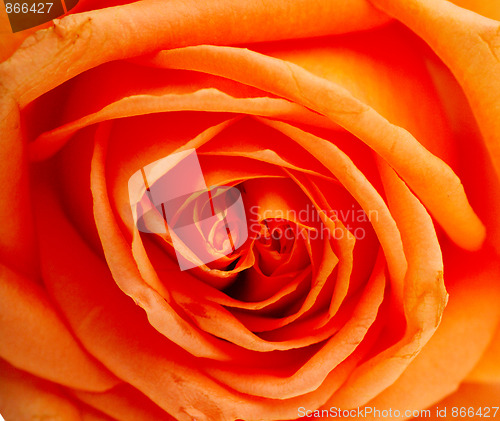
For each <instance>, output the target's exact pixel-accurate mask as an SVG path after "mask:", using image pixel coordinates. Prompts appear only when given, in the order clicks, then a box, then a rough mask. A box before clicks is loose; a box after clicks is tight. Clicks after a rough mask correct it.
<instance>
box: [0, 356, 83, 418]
mask: <svg viewBox="0 0 500 421" xmlns="http://www.w3.org/2000/svg"><path fill="white" fill-rule="evenodd" d="M0 414H1V415H2V416H3V417H5V418H6V419H7V420H34V419H43V418H45V419H50V418H53V419H58V418H59V419H64V420H68V421H80V420H81V418H80V411H79V410H78V407H77V406H76V405H75V404H74V403H73V402H71V400H70V399H68V398H67V397H66V396H65V395H64V394H63V393H62V391H61V389H60V388H58V387H56V386H55V385H52V384H50V383H49V382H46V381H43V380H40V379H38V378H36V377H33V376H31V375H30V374H28V373H24V372H22V371H20V370H16V369H15V368H14V367H12V366H10V365H9V364H7V363H6V362H5V361H1V360H0Z"/></svg>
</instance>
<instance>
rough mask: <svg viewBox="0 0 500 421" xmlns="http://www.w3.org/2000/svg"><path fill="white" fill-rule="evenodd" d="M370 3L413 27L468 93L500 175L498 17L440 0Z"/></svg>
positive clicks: (384, 0)
mask: <svg viewBox="0 0 500 421" xmlns="http://www.w3.org/2000/svg"><path fill="white" fill-rule="evenodd" d="M372 3H373V4H374V5H376V6H377V7H379V8H380V9H383V10H384V11H385V12H386V13H389V14H391V15H393V16H394V17H396V18H397V19H399V20H400V21H401V22H402V23H404V24H405V25H407V26H408V27H409V28H410V29H412V30H413V31H414V32H415V33H417V34H418V35H419V36H420V37H421V38H422V39H423V40H424V41H426V42H427V43H428V44H429V45H430V46H431V47H432V49H433V50H434V51H435V52H436V54H437V55H438V56H439V57H440V58H441V59H442V60H443V62H444V63H445V64H446V65H447V66H448V67H449V68H450V70H451V71H452V72H453V74H454V75H455V77H456V78H457V80H458V81H459V83H460V84H461V86H462V88H463V89H464V92H465V94H466V95H467V98H468V99H469V102H470V104H471V108H472V111H473V113H474V115H475V117H476V119H477V121H478V124H479V127H480V129H481V132H482V134H483V137H484V141H485V144H486V147H487V148H488V150H489V153H490V157H491V160H492V162H493V165H494V167H495V169H496V172H497V175H498V176H500V143H499V142H498V138H499V137H500V120H499V119H498V113H499V112H500V82H499V80H500V59H499V57H500V56H499V53H500V24H499V22H498V21H494V20H491V19H488V18H486V17H483V16H480V15H478V14H476V13H473V12H471V11H468V10H465V9H462V8H460V7H458V6H455V5H453V4H452V3H450V2H448V1H443V0H410V1H406V0H405V1H387V0H372ZM471 52H473V53H471Z"/></svg>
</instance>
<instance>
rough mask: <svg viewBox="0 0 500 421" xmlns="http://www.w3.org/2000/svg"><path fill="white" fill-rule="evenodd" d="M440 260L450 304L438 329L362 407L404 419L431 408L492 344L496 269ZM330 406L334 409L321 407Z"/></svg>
mask: <svg viewBox="0 0 500 421" xmlns="http://www.w3.org/2000/svg"><path fill="white" fill-rule="evenodd" d="M444 257H445V267H447V268H449V269H448V271H447V272H446V277H447V280H448V281H447V285H448V289H449V292H450V300H449V304H448V306H447V307H446V310H445V311H444V313H443V319H442V322H441V324H440V326H439V329H438V330H437V331H436V332H435V333H434V335H433V336H432V338H431V339H430V340H429V342H428V343H427V345H426V346H425V347H424V348H423V349H422V351H421V352H420V353H419V355H417V356H416V357H415V359H414V360H413V362H412V363H411V364H410V365H409V366H408V367H407V368H406V370H405V371H404V372H403V373H402V375H401V376H400V377H399V378H398V379H397V380H396V381H395V382H394V383H393V384H392V385H391V386H389V387H388V388H387V389H386V390H384V391H383V392H382V393H380V394H379V395H378V396H376V397H375V398H374V399H373V400H371V401H370V402H368V403H367V406H371V407H373V406H375V407H377V408H378V409H380V410H382V409H388V408H392V410H393V411H394V410H396V409H399V410H401V412H402V413H403V412H404V410H406V409H423V408H426V407H428V406H430V405H433V404H435V403H436V402H437V401H439V400H440V399H442V398H443V397H445V396H447V395H449V394H450V393H453V392H454V391H455V390H456V389H457V387H458V386H459V384H460V383H461V382H462V380H463V379H464V378H465V377H466V376H467V373H469V372H470V370H471V369H472V368H473V367H474V365H475V364H476V363H477V361H478V360H479V359H480V358H481V355H482V354H483V352H484V350H485V348H486V347H487V345H488V342H489V341H490V340H491V337H492V335H493V334H494V331H495V328H496V327H497V325H498V320H499V316H500V309H499V307H498V300H499V299H500V285H499V284H498V282H497V279H498V276H499V274H500V269H499V268H498V265H497V264H496V263H495V262H492V261H491V256H490V255H488V254H485V253H476V254H471V253H466V252H463V251H458V250H450V252H449V253H448V255H445V256H444ZM471 285H474V288H471ZM443 356H446V357H445V358H443ZM379 381H380V378H377V379H376V380H375V382H379ZM496 396H497V399H498V395H496ZM334 397H335V395H334ZM458 397H460V395H458ZM349 401H352V400H351V399H349ZM477 402H478V403H475V404H474V405H473V406H475V407H477V406H479V405H480V404H479V402H480V401H477ZM464 403H465V401H464ZM330 404H333V405H334V404H335V403H334V402H329V403H328V404H327V405H326V406H330ZM497 404H498V400H497ZM440 405H441V404H440ZM458 406H465V405H462V403H461V402H460V405H458ZM450 410H451V408H448V411H450ZM367 419H376V418H373V417H371V418H370V417H368V418H367Z"/></svg>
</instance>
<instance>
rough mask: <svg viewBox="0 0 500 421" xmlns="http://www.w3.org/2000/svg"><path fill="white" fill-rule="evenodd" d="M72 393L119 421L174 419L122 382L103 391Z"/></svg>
mask: <svg viewBox="0 0 500 421" xmlns="http://www.w3.org/2000/svg"><path fill="white" fill-rule="evenodd" d="M73 395H74V396H76V397H77V398H78V399H80V400H81V401H82V402H85V403H86V404H87V405H90V406H92V407H93V408H97V409H98V410H99V411H102V412H103V413H105V414H107V415H109V416H111V417H113V419H116V420H120V421H136V420H158V421H175V419H174V418H173V417H172V416H170V415H168V413H166V412H165V411H163V410H162V409H161V408H159V407H158V406H156V405H155V404H154V403H153V402H151V401H150V400H149V399H148V398H147V397H146V396H144V395H143V394H142V393H140V392H139V391H137V390H135V389H134V388H133V387H131V386H129V385H126V384H122V385H119V386H117V387H115V388H113V389H112V390H109V391H107V392H104V393H89V392H82V391H78V390H76V391H73Z"/></svg>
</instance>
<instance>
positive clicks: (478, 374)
mask: <svg viewBox="0 0 500 421" xmlns="http://www.w3.org/2000/svg"><path fill="white" fill-rule="evenodd" d="M499 355H500V323H499V324H498V327H497V330H496V332H495V334H494V335H493V338H492V339H491V342H490V343H489V345H488V348H487V349H486V351H485V353H484V354H483V356H482V357H481V359H480V360H479V363H478V364H477V365H476V366H475V367H474V369H473V370H472V371H471V372H470V373H469V375H468V376H467V381H470V382H487V383H500V361H499V358H498V356H499Z"/></svg>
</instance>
